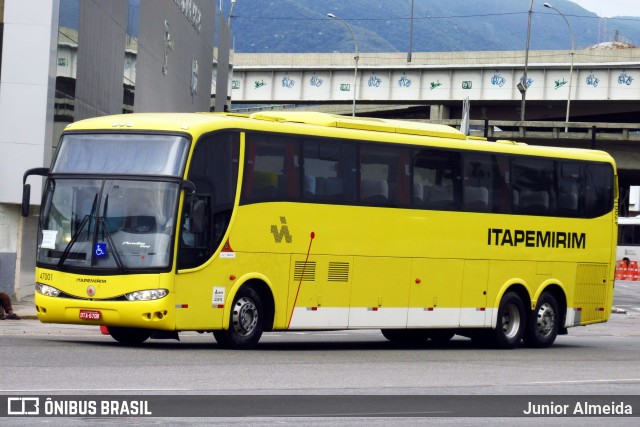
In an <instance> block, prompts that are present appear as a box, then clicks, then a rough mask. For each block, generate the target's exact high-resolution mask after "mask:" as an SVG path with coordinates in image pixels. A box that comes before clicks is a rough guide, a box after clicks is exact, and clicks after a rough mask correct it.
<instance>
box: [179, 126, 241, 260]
mask: <svg viewBox="0 0 640 427" xmlns="http://www.w3.org/2000/svg"><path fill="white" fill-rule="evenodd" d="M239 145H240V137H239V134H238V133H215V134H211V135H207V136H204V137H203V138H201V139H200V140H199V141H198V143H197V145H196V147H195V150H194V153H193V157H192V160H191V165H190V167H189V175H188V179H189V181H191V182H193V184H194V185H195V187H196V190H195V193H194V194H192V195H190V196H189V197H187V198H185V206H184V208H183V215H182V220H181V223H180V224H181V229H180V240H179V241H180V245H179V248H180V253H179V258H178V265H179V268H191V267H196V266H198V265H200V264H202V263H204V262H205V261H206V260H208V259H209V257H210V256H211V255H212V254H213V253H214V252H215V250H216V249H217V248H218V246H219V245H220V244H221V243H222V238H223V237H224V234H225V232H226V230H227V227H228V225H229V220H230V219H231V213H232V210H233V204H234V201H235V197H236V188H237V185H238V184H237V183H238V153H239ZM196 211H199V213H200V215H204V223H202V224H201V225H202V227H197V228H194V226H193V224H194V221H193V218H194V215H196Z"/></svg>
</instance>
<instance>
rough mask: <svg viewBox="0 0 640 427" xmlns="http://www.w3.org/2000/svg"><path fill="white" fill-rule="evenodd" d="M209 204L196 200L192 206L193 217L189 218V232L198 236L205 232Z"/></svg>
mask: <svg viewBox="0 0 640 427" xmlns="http://www.w3.org/2000/svg"><path fill="white" fill-rule="evenodd" d="M206 211H207V204H206V203H205V201H204V200H194V201H193V203H192V204H191V216H190V218H189V231H190V232H191V233H194V234H197V233H202V232H203V231H204V226H205V219H206Z"/></svg>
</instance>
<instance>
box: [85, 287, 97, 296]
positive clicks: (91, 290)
mask: <svg viewBox="0 0 640 427" xmlns="http://www.w3.org/2000/svg"><path fill="white" fill-rule="evenodd" d="M95 294H96V288H94V287H93V286H89V287H88V288H87V295H89V296H90V297H92V296H94V295H95Z"/></svg>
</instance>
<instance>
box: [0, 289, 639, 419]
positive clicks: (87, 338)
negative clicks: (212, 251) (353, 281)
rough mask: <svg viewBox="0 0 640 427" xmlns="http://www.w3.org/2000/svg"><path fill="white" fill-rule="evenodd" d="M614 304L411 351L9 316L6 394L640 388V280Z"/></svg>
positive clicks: (611, 392)
mask: <svg viewBox="0 0 640 427" xmlns="http://www.w3.org/2000/svg"><path fill="white" fill-rule="evenodd" d="M614 305H615V307H617V308H618V309H619V310H617V311H619V312H618V313H614V314H612V317H611V320H610V321H609V322H608V323H604V324H597V325H591V326H588V327H580V328H571V329H569V335H566V336H560V337H558V339H557V341H556V343H555V344H554V346H553V347H551V348H548V349H542V350H536V349H528V348H518V349H515V350H492V349H482V348H477V347H474V346H473V345H472V343H471V341H470V340H468V339H466V338H463V337H458V336H456V337H455V338H454V339H453V340H452V341H451V342H449V343H447V344H446V345H434V344H430V343H427V344H425V345H423V346H420V347H412V348H408V347H400V346H397V345H394V344H392V343H390V342H388V341H386V340H385V339H384V337H383V336H382V335H381V334H380V332H379V331H335V332H294V333H267V334H265V335H264V336H263V339H262V340H261V342H260V344H259V345H258V347H257V348H256V349H254V350H251V351H233V350H222V349H220V348H219V347H218V345H217V344H216V342H215V340H214V339H213V337H212V336H211V334H197V333H183V334H181V340H180V341H179V342H178V341H173V340H169V341H167V340H150V341H148V342H147V343H145V345H143V346H141V347H125V346H121V345H119V344H117V343H116V342H115V341H113V340H112V339H111V337H109V336H106V335H102V334H100V332H99V330H98V328H96V327H86V326H74V325H50V324H41V323H39V322H38V321H36V320H22V321H2V322H0V341H1V343H2V345H0V361H1V362H0V378H1V381H0V394H3V395H7V394H11V395H14V394H16V395H25V394H40V395H42V394H45V395H47V394H64V395H97V394H113V395H154V394H172V395H173V394H175V395H183V394H197V395H225V396H226V395H231V396H242V395H296V396H304V395H347V396H353V395H406V396H416V395H465V396H482V395H542V396H553V395H582V394H591V395H600V396H612V397H613V396H615V395H640V357H639V356H640V283H637V282H618V283H617V284H616V294H615V302H614ZM621 311H625V312H624V313H622V312H621ZM0 403H1V402H0ZM634 409H635V410H636V411H637V412H638V413H640V405H639V407H638V408H634ZM636 416H637V415H636ZM347 420H348V421H347V424H349V423H350V422H355V421H353V420H352V419H351V418H347ZM506 420H508V419H506ZM618 420H621V419H618ZM14 421H15V420H14ZM245 421H246V420H245ZM254 421H255V420H254ZM298 421H299V419H298ZM520 421H523V420H520ZM408 422H409V423H412V422H413V421H408ZM441 422H442V423H445V424H446V423H448V421H447V419H446V418H445V419H442V420H441ZM523 422H524V421H523ZM525 423H526V422H525ZM257 424H260V423H259V422H258V423H257ZM268 424H269V422H267V423H266V424H265V425H268ZM339 424H340V425H344V423H339ZM374 424H375V422H374ZM473 424H474V423H471V424H469V425H473ZM14 425H17V424H14ZM336 425H338V424H336ZM621 425H624V423H623V424H621Z"/></svg>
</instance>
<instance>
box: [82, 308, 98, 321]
mask: <svg viewBox="0 0 640 427" xmlns="http://www.w3.org/2000/svg"><path fill="white" fill-rule="evenodd" d="M80 318H81V319H83V320H100V319H101V318H102V313H100V312H99V311H96V310H80Z"/></svg>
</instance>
